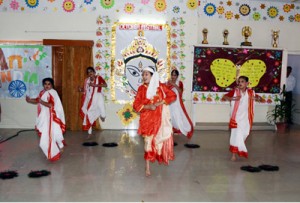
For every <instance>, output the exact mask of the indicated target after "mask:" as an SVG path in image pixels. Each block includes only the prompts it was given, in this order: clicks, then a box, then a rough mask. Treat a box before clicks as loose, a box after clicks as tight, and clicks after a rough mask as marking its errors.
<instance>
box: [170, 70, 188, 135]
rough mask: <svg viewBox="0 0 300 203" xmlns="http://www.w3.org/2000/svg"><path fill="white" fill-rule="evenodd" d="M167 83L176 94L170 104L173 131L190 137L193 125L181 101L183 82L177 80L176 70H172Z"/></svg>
mask: <svg viewBox="0 0 300 203" xmlns="http://www.w3.org/2000/svg"><path fill="white" fill-rule="evenodd" d="M167 85H168V87H169V88H170V89H171V90H173V91H174V92H175V93H176V95H177V97H176V98H177V99H176V100H175V101H174V102H173V103H171V104H170V112H171V120H172V125H173V131H174V133H181V134H183V135H185V136H187V138H189V139H190V138H191V137H192V135H193V132H194V127H193V123H192V121H191V119H190V117H189V115H188V114H187V112H186V109H185V106H184V104H183V101H182V93H183V83H182V82H181V81H180V80H179V71H178V70H176V69H174V70H172V72H171V80H169V81H168V83H167Z"/></svg>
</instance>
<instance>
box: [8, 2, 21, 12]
mask: <svg viewBox="0 0 300 203" xmlns="http://www.w3.org/2000/svg"><path fill="white" fill-rule="evenodd" d="M9 5H10V8H12V9H13V10H18V8H19V3H18V2H17V1H16V0H13V1H11V2H10V4H9Z"/></svg>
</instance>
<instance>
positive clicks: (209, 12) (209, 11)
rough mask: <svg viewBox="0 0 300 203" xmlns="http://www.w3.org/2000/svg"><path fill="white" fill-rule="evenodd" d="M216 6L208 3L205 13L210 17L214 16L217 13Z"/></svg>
mask: <svg viewBox="0 0 300 203" xmlns="http://www.w3.org/2000/svg"><path fill="white" fill-rule="evenodd" d="M216 10H217V9H216V6H215V5H214V4H212V3H208V4H206V5H205V6H204V13H205V14H206V15H208V16H213V15H214V14H215V13H216Z"/></svg>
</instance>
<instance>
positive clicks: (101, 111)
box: [79, 67, 107, 138]
mask: <svg viewBox="0 0 300 203" xmlns="http://www.w3.org/2000/svg"><path fill="white" fill-rule="evenodd" d="M86 71H87V75H88V76H89V77H88V78H86V79H85V82H84V88H79V91H80V92H84V94H83V95H82V102H81V103H82V107H81V110H80V116H81V118H82V119H83V124H82V129H83V130H87V131H88V134H89V135H88V138H90V136H91V135H92V127H93V126H95V125H96V119H98V118H99V117H100V118H101V120H102V122H104V121H105V117H106V115H105V106H104V96H103V95H102V92H101V90H102V87H107V84H106V82H105V80H104V79H103V78H102V77H101V76H99V75H96V71H95V70H94V68H93V67H88V68H87V70H86Z"/></svg>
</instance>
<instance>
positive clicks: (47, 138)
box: [26, 78, 66, 161]
mask: <svg viewBox="0 0 300 203" xmlns="http://www.w3.org/2000/svg"><path fill="white" fill-rule="evenodd" d="M43 86H44V90H42V91H41V92H40V94H39V96H38V97H37V98H36V99H31V98H29V97H28V96H26V101H27V102H28V103H32V104H38V116H37V120H36V126H35V127H36V130H37V131H38V135H39V136H40V138H41V139H40V147H41V148H42V150H43V152H44V154H45V155H46V157H47V159H48V160H50V161H56V160H58V159H60V156H61V152H62V149H63V147H64V145H65V141H64V137H63V134H64V133H65V131H66V126H65V115H64V110H63V106H62V104H61V101H60V98H59V96H58V94H57V92H56V90H54V89H53V87H54V81H53V79H52V78H45V79H43Z"/></svg>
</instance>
